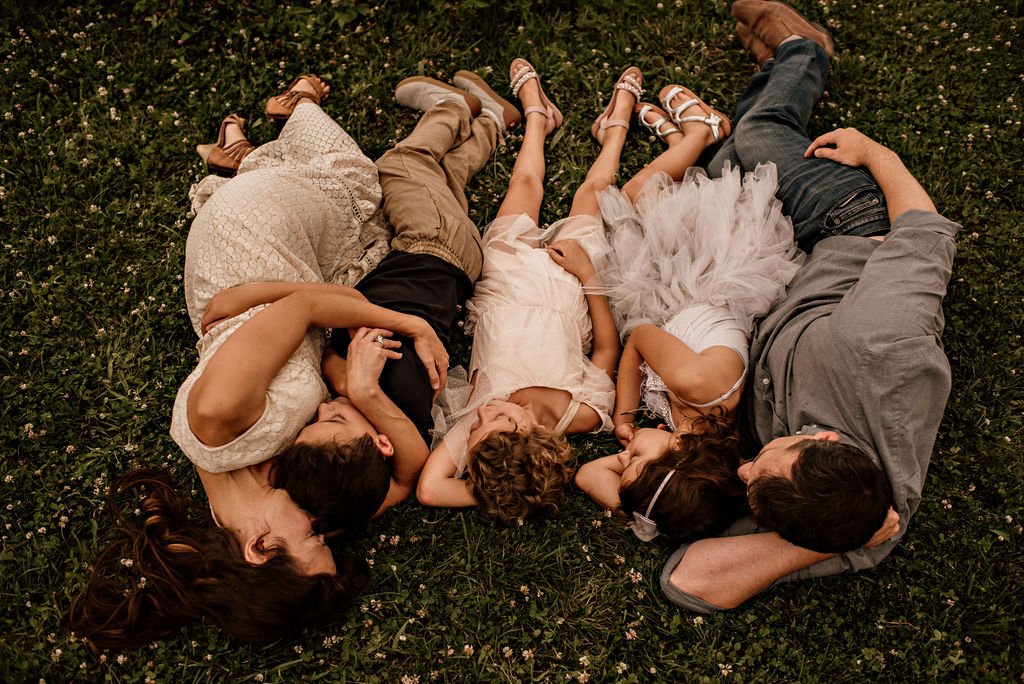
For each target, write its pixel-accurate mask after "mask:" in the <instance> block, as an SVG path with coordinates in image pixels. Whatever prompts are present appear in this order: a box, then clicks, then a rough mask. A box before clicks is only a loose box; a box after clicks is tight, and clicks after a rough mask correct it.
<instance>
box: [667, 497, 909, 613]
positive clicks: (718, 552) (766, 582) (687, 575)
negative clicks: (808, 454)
mask: <svg viewBox="0 0 1024 684" xmlns="http://www.w3.org/2000/svg"><path fill="white" fill-rule="evenodd" d="M899 530H900V517H899V515H898V514H897V513H896V511H894V510H892V509H891V508H890V509H889V513H888V514H887V515H886V518H885V521H884V522H883V523H882V526H881V527H880V528H878V531H877V532H875V534H874V536H872V537H871V539H870V540H869V541H868V543H867V544H865V548H873V547H875V546H878V545H879V544H881V543H883V542H885V541H887V540H889V539H891V538H892V537H893V536H895V535H896V534H898V533H899ZM833 557H834V554H825V553H818V552H816V551H810V550H808V549H804V548H801V547H799V546H794V545H793V544H790V543H789V542H788V541H786V540H785V539H783V538H782V537H780V536H779V535H778V534H776V533H774V532H765V533H759V534H744V535H740V536H736V537H715V538H712V539H701V540H700V541H697V542H694V543H693V544H691V545H690V547H689V548H688V549H687V550H686V553H685V554H684V555H683V557H682V558H681V559H680V561H679V564H678V565H676V567H675V568H674V569H673V570H672V573H671V575H670V577H669V581H670V582H671V584H672V586H673V587H674V588H675V589H676V590H678V591H681V592H684V593H686V594H689V595H690V596H692V597H696V598H698V599H700V600H701V601H703V602H705V603H708V604H711V606H712V607H714V608H719V609H722V610H727V609H730V608H735V607H736V606H738V605H740V604H741V603H743V602H744V601H747V600H748V599H750V598H752V597H753V596H755V595H756V594H757V593H758V592H761V591H764V590H765V589H767V588H768V587H770V586H771V585H772V584H773V583H774V582H776V581H777V580H780V579H782V578H783V577H785V576H786V575H789V574H791V573H794V572H797V571H799V570H803V569H805V568H809V567H810V566H812V565H814V564H815V563H819V562H821V561H824V560H828V559H829V558H833ZM670 598H671V596H670ZM684 607H686V606H684Z"/></svg>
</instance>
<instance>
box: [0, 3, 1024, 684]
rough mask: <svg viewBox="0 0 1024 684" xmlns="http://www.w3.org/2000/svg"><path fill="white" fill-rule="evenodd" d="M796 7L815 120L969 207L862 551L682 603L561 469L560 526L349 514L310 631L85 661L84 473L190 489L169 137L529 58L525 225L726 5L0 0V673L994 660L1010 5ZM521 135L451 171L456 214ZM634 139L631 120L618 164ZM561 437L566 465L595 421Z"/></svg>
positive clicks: (88, 541) (558, 202)
mask: <svg viewBox="0 0 1024 684" xmlns="http://www.w3.org/2000/svg"><path fill="white" fill-rule="evenodd" d="M795 5H796V6H797V7H799V8H800V9H801V10H802V11H804V12H806V13H807V14H808V15H809V16H810V17H811V18H813V19H815V20H817V21H821V22H823V23H826V24H827V25H828V26H829V27H830V28H831V29H832V31H833V32H834V33H835V35H836V44H837V58H836V59H835V60H834V61H833V64H832V80H831V83H830V87H829V94H828V95H827V96H826V98H825V99H824V102H823V105H822V106H821V107H820V108H819V112H818V114H817V116H816V117H815V118H814V119H813V120H812V124H811V125H812V134H814V133H819V132H823V131H826V130H829V129H831V128H833V127H836V126H856V127H857V128H859V129H860V130H862V131H864V132H865V133H867V134H868V135H871V136H873V137H875V138H877V139H879V140H880V141H882V142H883V143H885V144H886V145H888V146H890V147H892V148H893V149H894V150H896V151H897V152H898V153H899V154H900V155H901V156H902V157H903V159H904V161H905V162H906V164H907V166H908V167H909V168H910V169H911V171H912V172H913V173H915V175H916V176H917V177H918V178H919V179H921V181H922V183H923V185H924V186H925V188H926V189H927V190H928V191H929V192H930V193H931V194H932V197H933V198H934V200H935V203H936V205H937V206H938V207H939V209H940V211H941V212H943V213H944V214H945V215H946V216H948V217H950V218H951V219H953V220H956V221H958V222H960V223H962V224H963V226H964V229H963V231H962V232H961V233H960V235H959V238H958V247H959V251H958V254H957V261H956V266H955V270H954V273H953V279H952V282H951V284H950V289H949V295H948V297H947V299H946V307H945V309H946V332H945V335H944V344H945V348H946V351H947V353H948V355H949V358H950V362H951V364H952V367H953V393H952V396H951V397H950V400H949V405H948V408H947V410H946V414H945V420H944V421H943V424H942V428H941V430H940V433H939V438H938V442H937V444H936V448H935V453H934V456H933V458H932V464H931V468H930V472H929V474H928V479H927V484H926V487H925V496H924V500H923V502H922V504H921V507H920V510H919V511H918V513H917V515H916V517H915V518H914V520H913V524H912V525H911V528H910V531H909V533H908V534H907V536H906V538H905V539H904V541H903V543H902V544H900V545H899V547H898V548H897V549H896V550H895V551H894V553H893V554H892V555H891V556H890V558H889V559H888V560H887V561H886V562H885V563H883V565H882V566H881V567H879V568H878V569H877V570H875V571H873V572H869V573H863V574H860V575H856V576H842V577H834V578H828V579H823V580H819V581H813V582H806V583H802V584H798V585H788V586H783V587H780V588H778V589H775V590H773V591H772V592H770V593H769V594H767V595H765V596H762V597H759V598H756V599H755V600H753V601H751V602H750V603H749V604H748V605H746V606H744V607H742V608H740V609H738V610H735V611H732V612H730V613H727V614H720V615H714V616H710V617H705V618H696V617H695V616H694V615H691V614H688V613H685V612H681V611H678V610H677V609H675V608H674V607H672V606H671V605H670V604H668V603H667V602H666V601H664V600H663V598H662V597H661V595H660V592H659V591H658V588H657V574H658V572H659V571H660V569H661V566H662V564H663V563H664V560H665V558H666V556H667V554H668V551H667V550H666V549H664V548H660V547H658V546H657V545H653V544H642V543H639V542H638V541H636V540H635V539H634V538H633V537H632V535H631V534H630V533H629V532H628V531H626V530H624V529H623V528H622V527H621V526H620V525H618V524H617V523H614V522H613V521H611V520H608V519H607V518H605V517H604V516H603V515H602V514H601V513H600V512H599V511H598V510H597V509H596V507H594V506H593V505H592V504H591V503H590V502H589V501H588V500H587V499H586V497H585V496H584V495H582V494H581V493H580V492H578V491H576V490H574V491H573V493H572V495H571V498H570V502H569V504H568V506H567V507H566V510H565V512H564V514H563V515H562V516H561V517H560V518H559V519H557V520H555V521H551V522H546V523H541V524H535V525H533V524H528V525H525V526H522V527H515V528H511V529H504V528H499V527H495V526H493V525H492V524H490V523H489V522H487V521H485V520H483V519H482V518H480V517H479V516H477V515H476V514H475V513H473V512H466V513H459V512H450V511H443V510H427V509H424V508H422V507H420V506H418V505H417V504H416V503H415V502H413V501H410V502H407V503H405V504H403V505H402V506H401V507H399V508H398V509H397V510H395V511H393V512H391V513H389V514H388V515H387V516H385V517H384V519H383V520H380V521H377V522H374V523H373V524H372V525H371V526H370V528H369V529H368V530H367V532H366V533H365V534H364V535H362V536H359V537H357V538H356V539H355V541H354V543H353V547H352V553H354V554H361V555H363V556H365V557H367V558H369V559H372V561H373V563H374V568H373V570H374V577H373V584H372V587H371V590H370V592H369V593H367V594H366V595H365V596H364V597H362V598H361V599H360V600H359V602H358V604H357V607H356V609H355V610H353V611H352V612H351V613H349V614H348V615H345V616H342V618H341V620H340V621H339V622H338V623H336V624H334V625H331V626H328V627H324V628H321V629H318V630H313V631H310V632H308V633H306V634H303V635H299V637H298V639H297V641H296V642H293V643H287V644H275V645H272V646H270V647H266V648H257V647H251V646H248V645H244V644H238V643H233V642H231V641H230V640H229V639H228V638H227V637H225V636H224V635H223V634H221V633H219V632H217V631H216V630H214V629H212V628H206V627H193V628H190V629H187V630H183V631H182V632H181V633H180V635H178V636H176V637H175V638H172V639H168V640H166V641H162V642H157V643H154V644H152V645H151V646H150V647H148V648H143V649H140V650H138V651H136V652H132V653H127V654H122V655H119V654H116V653H111V654H109V655H107V656H106V657H105V658H104V659H102V660H103V662H97V661H96V660H95V659H94V658H93V657H91V656H90V655H89V654H88V652H87V651H86V649H85V648H84V647H83V646H82V644H81V643H74V642H70V641H69V640H68V639H67V638H66V637H65V636H64V635H62V634H61V633H60V631H59V629H58V621H59V618H60V616H61V614H62V613H63V612H64V611H65V610H66V609H67V606H68V604H69V602H70V599H71V598H72V597H73V596H74V594H75V593H76V592H78V591H79V590H80V589H81V587H82V586H83V583H84V580H85V577H86V571H85V565H86V564H87V563H88V562H89V561H91V560H92V559H93V558H94V557H95V553H96V550H97V549H98V544H99V540H102V539H106V537H105V532H106V528H107V525H108V522H107V518H106V517H105V516H104V515H103V513H102V510H101V504H102V501H103V493H104V491H105V489H106V486H107V484H108V483H109V482H110V481H111V480H112V479H115V478H116V477H117V476H118V475H119V474H120V473H122V472H124V471H125V470H127V469H129V468H131V467H133V466H135V465H137V464H151V463H156V464H164V465H166V466H168V467H169V468H170V470H171V471H173V472H174V473H175V476H176V478H177V479H178V481H179V482H182V483H184V484H185V486H186V488H187V487H189V486H191V487H192V488H197V487H198V480H197V478H196V477H195V476H194V473H193V470H192V468H191V467H190V465H189V464H188V462H187V461H186V459H185V458H184V457H183V456H182V455H181V454H180V453H179V452H178V451H177V449H176V447H175V445H174V443H173V442H172V441H171V439H170V437H169V436H168V434H167V429H168V425H169V421H170V411H171V405H172V402H173V398H174V394H175V391H176V388H177V386H178V384H179V383H180V381H181V380H182V379H184V377H185V376H186V375H187V374H188V372H189V371H190V370H191V368H192V366H193V363H194V358H195V352H194V342H195V340H194V337H193V333H192V331H191V329H190V327H189V325H188V319H187V316H186V313H185V307H184V299H183V296H182V289H181V275H180V274H181V271H182V264H183V258H184V245H185V238H186V235H187V232H188V217H187V212H188V200H187V191H188V188H189V186H190V184H192V183H194V182H196V181H197V180H198V179H200V178H201V177H202V176H203V168H202V165H201V163H200V162H199V160H198V158H197V157H196V155H195V154H194V153H193V151H192V148H193V146H194V145H195V144H196V143H198V142H207V141H209V140H212V139H213V138H214V136H215V135H216V129H217V125H218V123H219V121H220V119H221V118H222V117H223V116H224V115H225V114H227V113H228V112H231V111H238V112H240V113H242V114H243V115H245V116H247V117H250V120H251V122H250V127H249V131H250V136H251V138H252V139H253V140H254V142H257V143H259V142H264V141H267V140H270V139H272V138H273V137H274V135H275V133H276V129H275V127H274V126H273V125H272V124H271V123H270V122H268V121H266V120H265V119H263V117H262V107H263V101H264V99H265V98H266V97H267V96H268V95H271V94H273V93H276V92H278V91H280V90H281V89H282V88H283V87H284V86H286V85H287V83H288V82H289V81H290V80H291V79H292V78H293V77H294V76H296V75H298V74H300V73H303V72H307V71H313V72H317V73H319V74H321V75H323V76H324V77H325V78H326V79H327V80H328V81H329V82H330V83H331V85H332V88H333V92H332V93H331V96H330V98H329V99H328V101H327V102H326V104H325V109H326V111H328V112H329V113H330V114H332V115H333V116H335V117H336V118H337V119H338V121H339V122H340V123H341V125H342V126H343V127H344V128H345V129H346V130H347V131H349V133H351V134H352V135H353V137H354V138H355V139H356V140H357V141H358V142H360V144H361V145H362V146H363V148H364V150H365V151H366V153H367V154H368V155H370V156H371V157H374V158H375V157H377V156H379V155H380V154H381V153H383V152H384V151H385V150H387V149H388V148H389V147H390V146H391V145H392V144H394V143H395V142H396V141H397V140H399V139H400V138H401V137H403V136H404V135H405V134H406V133H407V132H408V131H409V130H411V128H412V125H413V124H414V122H415V120H416V116H415V114H414V113H413V112H410V111H408V110H405V109H403V108H402V107H400V106H398V105H396V104H395V103H394V101H393V99H392V88H393V86H394V84H395V83H396V82H397V81H398V80H400V79H401V78H402V77H405V76H409V75H414V74H425V75H430V76H437V77H442V78H444V77H450V76H451V75H452V74H453V73H454V72H455V71H456V70H457V69H459V68H468V69H473V70H475V71H477V72H478V73H481V74H482V75H485V77H486V78H487V79H488V80H489V81H490V83H492V84H493V85H495V86H496V87H497V88H499V89H502V90H504V88H505V87H506V84H507V65H508V63H509V62H510V60H511V59H512V58H513V57H516V56H520V55H521V56H525V57H527V58H529V59H530V60H532V61H533V62H534V64H535V65H536V66H537V68H538V69H539V70H540V72H541V74H542V75H543V77H544V82H545V87H546V89H547V92H548V93H549V95H550V96H551V97H552V99H553V100H554V101H555V102H557V103H558V105H559V106H560V107H561V109H562V111H563V112H564V113H565V115H566V124H565V126H564V127H563V129H562V130H560V131H559V132H558V133H557V134H556V135H555V136H554V137H553V139H552V140H551V141H550V142H549V145H548V151H549V152H548V160H549V169H548V170H549V182H548V185H547V189H548V190H547V192H548V194H547V197H546V199H545V204H544V217H543V218H544V219H545V220H547V221H553V220H555V219H556V218H558V217H559V216H562V215H564V214H565V213H566V212H567V209H568V205H569V201H570V199H571V195H572V192H573V190H574V188H575V187H576V186H577V184H578V183H579V182H580V180H581V179H582V178H583V176H584V173H585V170H586V167H587V165H588V164H589V163H590V161H592V159H593V158H594V156H595V154H596V149H597V148H596V146H595V144H594V143H593V141H591V140H590V139H589V128H590V123H591V121H592V120H593V118H594V117H595V116H596V115H597V113H598V112H600V111H601V109H602V108H603V106H604V102H605V101H606V99H607V97H608V95H609V92H610V88H611V85H612V83H613V81H614V79H615V77H616V76H617V75H618V74H619V72H620V71H621V70H622V68H624V67H625V66H626V65H628V64H631V63H634V64H637V65H638V66H640V67H641V69H642V70H643V72H644V74H645V78H646V84H647V85H648V88H649V95H648V97H649V98H651V99H653V97H654V95H655V94H656V92H657V89H658V88H660V87H661V86H662V85H664V84H667V83H670V82H681V83H683V84H685V85H688V86H689V87H691V88H693V89H694V90H695V91H696V92H697V93H699V94H701V95H702V96H703V97H704V98H705V99H707V100H708V101H709V102H711V103H713V104H715V105H716V106H717V107H719V108H721V109H723V110H725V111H726V112H731V111H732V108H733V107H734V105H735V102H736V100H737V98H738V96H739V94H740V93H741V92H742V89H743V87H744V85H745V83H746V80H747V78H748V77H749V75H750V73H751V66H752V65H751V62H750V60H749V58H748V56H747V55H746V54H745V52H744V51H743V50H742V48H741V47H740V46H739V44H738V43H737V41H736V40H735V38H734V36H733V26H734V23H733V21H732V20H731V18H730V16H729V12H728V4H727V3H726V2H724V0H678V1H676V2H672V1H671V0H664V1H663V2H640V1H637V0H615V1H611V0H601V1H598V2H566V3H558V2H543V3H530V2H525V1H522V0H505V1H504V2H499V1H496V2H489V1H487V0H477V1H474V0H466V1H465V2H426V1H424V2H419V3H401V2H388V1H382V2H380V3H378V4H373V5H371V4H369V3H366V4H358V5H354V4H353V3H351V2H349V1H347V0H341V1H339V2H330V1H329V0H328V1H325V2H322V3H320V2H310V3H308V4H279V3H274V2H270V1H269V0H259V1H257V2H247V3H236V4H229V3H216V2H182V1H181V0H171V1H170V2H164V1H161V2H156V1H154V0H139V2H136V3H134V4H132V3H123V4H114V3H99V2H86V3H79V4H75V5H73V6H69V5H65V4H49V3H47V4H35V3H24V2H18V3H16V2H12V1H11V0H2V1H0V41H2V43H0V44H2V49H0V69H2V71H0V222H2V224H0V228H2V237H0V244H2V249H0V262H2V266H3V267H2V269H0V303H2V309H0V311H2V315H0V321H2V323H0V339H2V347H0V396H2V397H3V405H2V407H0V416H2V420H0V436H2V440H3V451H2V455H0V501H2V503H3V508H0V519H2V522H3V529H2V530H0V681H36V680H38V679H40V678H44V679H45V680H46V681H51V682H57V681H67V680H71V679H81V680H88V681H112V682H122V681H126V682H128V681H130V682H134V681H143V680H146V679H152V680H157V681H168V682H187V681H207V680H210V679H213V680H217V681H232V682H236V681H237V682H252V681H267V682H269V681H293V680H302V681H317V680H325V681H335V680H339V681H366V682H373V681H380V682H393V681H409V682H412V681H421V682H426V681H431V680H433V679H437V680H438V681H517V680H551V681H555V680H557V681H566V680H571V681H587V680H588V679H589V680H591V681H614V680H620V681H698V680H712V679H723V678H724V679H731V680H735V681H780V680H808V681H830V682H840V681H850V680H865V679H872V680H875V679H882V680H891V681H901V682H902V681H920V680H928V679H943V680H947V679H962V680H986V679H987V680H994V681H1011V680H1019V679H1020V678H1021V677H1022V675H1024V664H1022V656H1021V644H1020V642H1021V639H1022V637H1024V619H1022V598H1021V583H1022V582H1021V580H1022V577H1024V570H1022V567H1021V565H1022V554H1021V547H1022V542H1024V536H1022V527H1021V523H1022V522H1024V505H1022V504H1024V491H1022V489H1024V487H1022V471H1024V468H1022V466H1024V457H1022V449H1021V442H1022V440H1024V433H1022V411H1024V392H1022V386H1021V371H1022V364H1021V333H1022V329H1024V306H1022V301H1024V269H1022V262H1024V258H1022V255H1021V246H1020V236H1021V199H1022V194H1021V189H1020V179H1021V171H1020V169H1021V162H1022V160H1021V156H1022V154H1021V153H1022V144H1021V118H1022V117H1021V109H1020V107H1021V101H1022V94H1021V82H1022V73H1021V72H1022V67H1024V59H1022V56H1024V51H1022V49H1021V47H1022V42H1021V35H1020V24H1021V16H1020V15H1021V2H1020V1H1019V0H1018V1H1016V2H1012V1H1011V2H999V1H996V2H983V1H979V0H968V1H959V0H957V1H953V0H950V1H945V2H943V1H929V2H922V1H914V0H882V1H880V2H870V3H869V2H861V1H857V2H849V1H845V0H835V1H831V0H820V1H819V2H814V3H812V2H808V1H806V0H801V1H799V2H796V3H795ZM520 141H521V138H520V137H517V136H515V135H513V136H510V137H509V138H508V139H507V144H506V145H505V146H503V147H501V148H499V150H498V152H497V154H496V155H495V158H494V160H493V162H492V163H491V164H490V165H488V167H487V168H486V169H484V171H483V172H482V173H481V174H480V175H479V176H478V178H477V180H476V181H474V183H473V185H472V186H471V191H470V194H471V198H470V202H471V205H472V215H473V218H474V219H475V220H476V221H477V223H478V224H480V225H484V224H486V222H487V221H488V220H489V219H490V218H491V217H493V215H494V212H495V210H496V208H497V205H498V202H499V200H500V197H501V195H502V192H503V184H504V183H505V182H506V181H507V178H508V175H509V171H510V169H511V166H512V162H513V160H514V153H515V150H516V149H517V148H518V145H519V143H520ZM658 149H659V143H657V141H651V140H649V138H648V137H647V136H646V135H643V134H641V133H639V132H637V131H634V132H633V133H632V134H631V137H630V140H629V141H628V143H627V152H626V154H625V156H624V162H625V170H626V173H627V174H628V173H629V172H631V171H633V170H636V169H638V168H640V166H642V164H643V163H644V161H645V160H647V159H649V158H650V157H651V156H652V155H653V154H655V153H656V152H657V150H658ZM457 337H459V338H462V336H461V335H457ZM467 342H468V340H466V339H465V338H462V339H459V340H458V342H457V344H455V345H454V347H453V351H454V354H453V357H454V359H455V360H456V361H462V362H463V363H465V362H466V361H467V360H468V357H467V353H466V351H467V349H468V346H467ZM575 444H576V445H577V446H578V447H579V450H580V453H581V458H583V459H588V458H591V457H593V456H594V455H597V454H601V453H605V452H608V451H610V450H611V448H612V445H613V442H612V440H611V439H610V438H608V437H597V438H590V439H580V440H575ZM403 678H404V679H403Z"/></svg>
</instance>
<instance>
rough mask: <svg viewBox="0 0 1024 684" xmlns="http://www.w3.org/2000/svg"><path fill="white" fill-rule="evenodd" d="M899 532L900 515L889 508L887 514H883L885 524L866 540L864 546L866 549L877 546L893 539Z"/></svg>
mask: <svg viewBox="0 0 1024 684" xmlns="http://www.w3.org/2000/svg"><path fill="white" fill-rule="evenodd" d="M899 531H900V514H899V513H897V512H896V511H895V509H893V508H892V506H890V507H889V512H888V513H886V514H885V522H883V523H882V526H881V527H879V528H878V531H877V532H875V534H874V535H873V536H872V537H871V539H869V540H868V543H867V544H865V545H864V546H866V547H867V548H869V549H870V548H872V547H875V546H878V545H879V544H881V543H883V542H886V541H888V540H889V539H892V538H893V537H895V536H896V535H897V534H898V533H899Z"/></svg>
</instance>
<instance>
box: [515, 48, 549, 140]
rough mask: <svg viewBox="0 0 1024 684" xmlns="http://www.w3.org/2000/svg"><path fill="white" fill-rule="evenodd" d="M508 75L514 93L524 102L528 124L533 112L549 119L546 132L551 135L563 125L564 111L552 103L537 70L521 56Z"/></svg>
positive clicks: (524, 111)
mask: <svg viewBox="0 0 1024 684" xmlns="http://www.w3.org/2000/svg"><path fill="white" fill-rule="evenodd" d="M508 76H509V81H510V82H511V84H512V95H513V96H515V97H518V98H519V101H520V102H522V103H523V114H524V115H525V116H526V119H527V125H529V121H530V115H531V114H536V115H543V116H544V117H545V118H546V119H547V126H546V127H545V129H544V134H545V135H551V133H552V132H553V131H554V130H555V129H556V128H558V127H559V126H561V125H562V112H560V111H558V107H556V106H555V105H554V104H552V102H551V100H549V99H548V96H547V95H546V94H545V93H544V88H543V87H541V84H540V76H538V75H537V70H536V69H534V68H533V65H532V64H530V63H529V62H527V61H526V60H525V59H522V58H521V57H520V58H517V59H515V60H513V61H512V65H511V66H510V67H509V71H508ZM534 118H537V117H534Z"/></svg>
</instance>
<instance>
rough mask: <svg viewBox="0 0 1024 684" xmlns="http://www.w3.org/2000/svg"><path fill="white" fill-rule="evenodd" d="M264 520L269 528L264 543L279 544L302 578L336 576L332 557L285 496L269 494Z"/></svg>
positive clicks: (309, 522)
mask: <svg viewBox="0 0 1024 684" xmlns="http://www.w3.org/2000/svg"><path fill="white" fill-rule="evenodd" d="M264 517H265V522H266V524H267V525H268V526H269V527H270V532H269V533H268V534H267V536H266V538H265V539H266V542H265V543H266V544H267V545H275V544H283V545H284V547H285V551H286V552H287V553H288V555H289V556H291V557H292V558H293V559H294V560H295V562H296V563H298V565H299V569H300V570H301V571H302V572H303V573H304V574H307V575H316V574H320V573H327V574H329V575H333V574H335V573H336V572H337V569H336V568H335V565H334V556H332V555H331V550H330V549H329V548H327V545H326V544H325V543H324V538H323V535H319V534H314V533H313V519H312V518H311V517H310V516H309V514H307V513H306V512H305V511H304V510H302V509H301V508H299V506H298V504H296V503H295V502H294V501H292V498H291V497H290V496H288V492H286V491H285V490H283V489H274V490H272V492H271V494H270V501H269V502H268V504H267V507H266V509H265V510H264Z"/></svg>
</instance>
